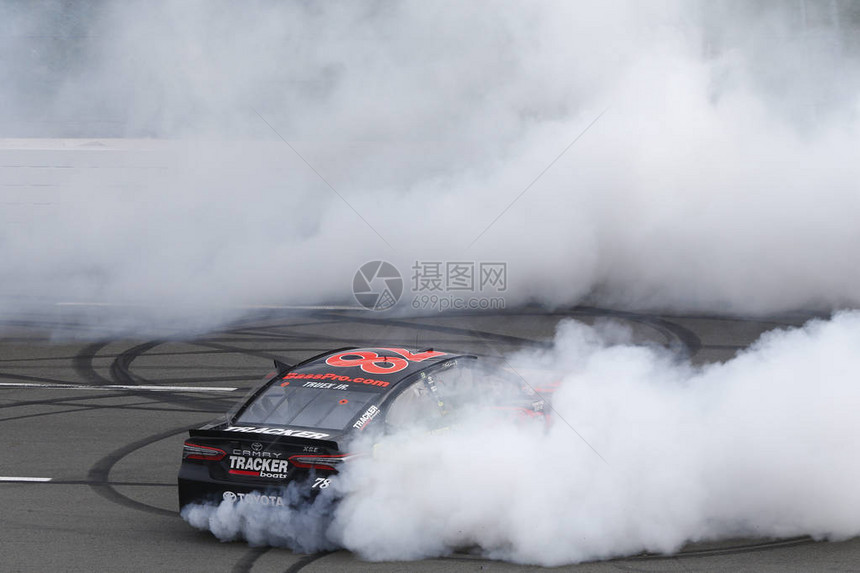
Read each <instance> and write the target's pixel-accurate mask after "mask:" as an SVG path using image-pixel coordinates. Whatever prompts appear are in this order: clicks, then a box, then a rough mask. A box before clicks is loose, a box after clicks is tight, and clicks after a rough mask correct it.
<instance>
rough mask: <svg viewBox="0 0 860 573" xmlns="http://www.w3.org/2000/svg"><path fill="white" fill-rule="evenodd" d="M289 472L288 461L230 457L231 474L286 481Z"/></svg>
mask: <svg viewBox="0 0 860 573" xmlns="http://www.w3.org/2000/svg"><path fill="white" fill-rule="evenodd" d="M288 470H289V464H288V463H287V460H278V459H274V458H248V457H245V456H230V470H229V472H230V473H231V474H234V475H242V476H251V477H260V478H271V479H284V478H286V477H287V471H288Z"/></svg>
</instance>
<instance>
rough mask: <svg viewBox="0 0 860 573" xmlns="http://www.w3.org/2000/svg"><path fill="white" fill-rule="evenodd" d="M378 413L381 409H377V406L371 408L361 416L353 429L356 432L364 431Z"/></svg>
mask: <svg viewBox="0 0 860 573" xmlns="http://www.w3.org/2000/svg"><path fill="white" fill-rule="evenodd" d="M378 413H379V408H377V407H376V406H371V407H370V408H368V409H367V410H366V411H365V412H364V414H362V415H361V417H360V418H359V419H358V420H357V421H356V422H355V424H353V425H352V427H353V428H355V429H356V430H363V429H364V427H365V426H366V425H367V423H368V422H370V421H371V420H372V419H374V418H375V417H376V415H377V414H378Z"/></svg>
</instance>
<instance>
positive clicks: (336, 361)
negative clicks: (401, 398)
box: [325, 348, 445, 374]
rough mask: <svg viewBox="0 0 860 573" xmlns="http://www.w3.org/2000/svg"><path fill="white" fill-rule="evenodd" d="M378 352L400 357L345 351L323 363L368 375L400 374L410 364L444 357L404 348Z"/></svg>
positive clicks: (366, 351) (429, 351) (432, 352)
mask: <svg viewBox="0 0 860 573" xmlns="http://www.w3.org/2000/svg"><path fill="white" fill-rule="evenodd" d="M379 350H387V351H390V352H391V353H392V354H399V355H400V356H391V355H389V354H383V355H380V354H378V353H377V352H375V351H373V350H347V351H345V352H338V353H337V354H335V355H334V356H329V357H328V358H327V359H326V361H325V363H326V364H328V365H329V366H339V367H342V368H346V367H354V366H359V367H360V368H361V369H362V370H363V371H365V372H367V373H368V374H391V373H392V372H400V371H401V370H403V369H404V368H406V367H407V366H409V363H410V362H423V361H425V360H427V359H428V358H436V357H437V356H445V353H444V352H437V351H434V350H427V351H425V352H417V353H414V354H413V353H412V352H409V351H408V350H406V349H405V348H380V349H379Z"/></svg>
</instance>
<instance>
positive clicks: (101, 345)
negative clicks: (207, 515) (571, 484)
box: [0, 307, 860, 573]
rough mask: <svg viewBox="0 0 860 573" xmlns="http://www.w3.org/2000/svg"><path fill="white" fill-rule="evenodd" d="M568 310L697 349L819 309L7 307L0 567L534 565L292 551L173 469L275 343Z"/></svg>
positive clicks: (0, 378)
mask: <svg viewBox="0 0 860 573" xmlns="http://www.w3.org/2000/svg"><path fill="white" fill-rule="evenodd" d="M565 317H570V318H573V319H575V320H581V321H584V322H588V323H590V322H593V321H594V320H595V319H598V318H601V319H608V320H616V321H620V322H623V323H625V324H627V325H629V326H630V327H631V328H632V329H633V332H634V337H635V339H637V340H641V341H647V342H651V343H657V344H661V345H665V346H667V347H669V348H671V349H673V350H675V351H677V352H679V353H683V354H686V355H688V356H690V357H691V358H692V360H693V361H694V362H697V363H703V362H712V361H718V360H724V359H727V358H730V357H731V356H733V355H734V354H735V353H736V352H737V351H738V350H739V349H742V348H744V347H746V346H747V345H749V344H750V343H752V342H753V341H754V340H755V339H756V338H757V337H758V335H759V334H760V333H762V332H764V331H766V330H770V329H773V328H778V327H784V326H796V325H800V324H802V323H803V322H804V321H806V320H807V319H809V318H810V316H809V315H803V314H798V315H792V316H780V317H771V318H769V319H744V318H727V317H716V316H677V315H672V316H670V315H646V314H637V313H626V312H618V311H609V310H604V309H595V308H585V307H577V308H574V309H570V310H566V311H557V312H553V313H549V312H545V311H541V310H538V309H520V310H514V311H510V310H509V311H506V312H504V313H500V314H475V315H463V314H451V315H444V314H435V315H428V316H423V317H413V318H404V317H393V316H389V315H385V314H381V313H373V312H360V311H347V310H315V311H300V310H295V311H280V312H278V313H277V314H273V315H269V316H266V317H257V318H254V319H249V320H247V321H245V322H243V323H241V324H234V325H232V326H231V327H229V328H225V329H223V330H221V331H219V332H213V333H209V334H206V335H201V336H199V337H197V338H194V339H185V340H166V339H165V340H108V339H102V340H99V339H98V336H97V334H94V332H93V331H92V330H90V329H87V328H86V327H84V326H81V325H80V324H75V323H73V322H70V321H68V320H67V317H65V318H64V317H62V316H57V317H54V318H53V319H52V320H51V321H47V320H46V319H45V318H44V317H16V318H14V319H11V318H10V319H8V320H6V321H4V322H3V323H2V327H3V331H2V332H3V333H4V334H3V335H2V336H0V384H2V385H0V428H2V435H3V443H4V455H3V463H2V470H0V478H2V479H0V491H2V493H3V500H4V503H3V510H2V516H3V517H2V522H3V525H2V535H0V555H2V567H0V569H2V570H3V571H45V570H61V571H207V572H216V571H235V572H241V571H253V572H268V571H277V572H294V571H303V572H308V573H309V572H313V571H406V570H408V571H432V572H441V571H514V570H522V569H525V568H524V567H522V566H519V565H514V564H507V563H500V562H492V561H487V560H484V559H481V558H478V557H475V556H472V555H469V554H465V553H464V554H457V555H454V556H451V557H448V558H444V559H433V560H426V561H421V562H410V563H369V562H364V561H361V560H359V559H357V558H356V557H355V556H353V555H352V554H350V553H349V552H345V551H339V552H334V553H323V554H316V555H297V554H294V553H292V552H290V551H287V550H284V549H276V548H265V547H260V548H255V547H249V546H248V545H247V544H245V543H241V542H233V543H221V542H219V541H218V540H217V539H216V538H215V537H213V536H212V535H211V534H209V533H204V532H198V531H196V530H194V529H192V528H191V527H190V526H188V525H187V524H186V523H185V522H184V521H182V520H181V519H180V518H179V516H178V514H177V511H176V485H175V479H176V471H177V469H178V464H179V456H180V450H181V446H182V442H183V439H184V436H185V432H186V430H187V429H188V428H189V427H191V426H196V425H198V424H200V423H201V422H204V421H206V420H209V419H211V418H213V417H214V416H215V415H217V414H220V413H222V412H224V411H226V410H227V409H228V408H229V407H230V406H231V405H232V404H233V403H234V402H235V401H237V400H238V399H239V398H240V397H241V396H242V395H243V394H244V392H245V391H246V390H247V389H249V388H251V387H252V386H254V385H256V384H257V383H258V382H259V381H260V380H261V379H262V377H263V376H264V375H265V374H266V373H267V372H269V371H270V369H271V361H272V359H274V358H279V359H282V360H286V361H291V362H292V361H298V360H301V359H303V358H306V357H308V356H310V355H312V354H316V353H319V352H322V351H324V350H328V349H332V348H336V347H341V346H347V345H361V346H372V345H394V344H397V345H403V346H416V347H427V346H433V347H436V348H440V349H454V350H464V351H469V352H474V353H478V354H490V355H497V354H502V353H506V352H509V351H511V350H513V349H517V348H521V347H524V346H531V345H536V344H537V345H540V344H546V343H547V342H548V341H550V340H551V338H552V335H553V333H554V329H555V326H556V324H557V323H558V321H559V320H561V319H563V318H565ZM58 337H59V341H58ZM23 478H30V479H29V480H25V479H23ZM35 478H40V479H42V480H47V479H50V481H36V480H35ZM857 563H860V540H858V539H855V540H850V541H847V542H839V543H830V542H820V543H819V542H814V541H813V540H811V539H808V538H793V539H782V540H761V539H757V540H742V539H739V540H732V541H727V542H721V543H713V544H696V545H690V546H688V547H686V548H685V549H684V550H683V552H682V553H681V554H680V555H676V556H659V555H643V556H636V557H631V558H625V559H617V560H612V561H605V562H597V563H586V564H581V565H576V566H568V567H562V568H559V569H560V570H562V571H614V570H625V571H630V570H634V571H737V570H756V571H781V572H784V571H810V570H839V571H846V570H856V568H857ZM535 569H536V568H535Z"/></svg>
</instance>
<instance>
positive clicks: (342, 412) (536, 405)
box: [178, 348, 545, 510]
mask: <svg viewBox="0 0 860 573" xmlns="http://www.w3.org/2000/svg"><path fill="white" fill-rule="evenodd" d="M482 362H483V360H479V359H478V357H477V356H474V355H470V354H458V353H450V352H440V351H436V350H433V349H423V350H407V349H406V348H340V349H337V350H333V351H330V352H325V353H323V354H319V355H317V356H314V357H312V358H309V359H308V360H305V361H304V362H301V363H299V364H297V365H295V366H291V365H288V364H285V363H282V362H279V361H275V372H273V373H272V374H271V375H270V377H269V378H268V379H267V380H266V381H265V382H264V383H263V384H262V385H261V386H260V387H259V388H256V389H255V390H253V391H252V392H251V393H250V394H249V395H248V396H246V397H245V398H244V399H243V400H242V401H241V402H240V403H239V404H237V405H236V406H235V407H234V408H233V409H232V410H230V411H229V412H228V413H227V414H226V415H224V416H223V417H221V418H219V419H216V420H213V421H212V422H209V423H208V424H205V425H203V426H202V427H200V428H198V429H192V430H190V431H189V437H188V439H187V440H186V441H185V444H184V446H183V450H182V462H181V465H180V469H179V477H178V481H179V506H180V510H181V509H182V508H184V507H185V506H187V505H189V504H193V503H220V502H221V501H222V500H227V501H241V500H247V501H249V502H252V503H259V504H262V505H272V506H281V505H287V506H289V505H293V504H294V502H295V500H294V499H293V498H292V497H291V498H290V499H287V498H286V497H285V496H284V492H285V488H286V486H288V485H290V484H295V485H294V487H297V488H299V489H300V490H301V491H303V492H305V494H304V497H300V498H299V499H300V500H304V501H307V500H308V499H312V498H313V497H315V495H317V494H318V493H319V492H320V491H321V490H322V489H324V488H326V487H328V486H329V483H330V478H331V477H332V476H333V475H335V474H337V472H338V470H339V469H341V468H342V467H343V464H345V463H349V459H350V458H351V457H352V456H353V455H356V454H355V452H349V451H346V448H348V447H349V445H350V444H351V443H352V442H353V441H354V440H355V438H357V437H359V436H361V437H365V436H366V437H368V438H370V442H371V443H372V442H373V439H374V436H381V435H384V434H386V433H389V432H391V431H395V430H397V429H400V428H404V427H409V426H411V425H415V424H418V423H420V424H422V427H424V428H426V429H428V430H431V431H432V430H434V429H435V430H438V429H441V428H444V427H449V426H451V425H452V424H455V423H456V422H455V420H456V419H457V415H458V414H461V413H463V412H466V411H467V410H468V409H469V408H473V407H475V406H476V404H477V405H478V407H479V408H482V409H484V410H485V411H491V413H492V414H494V415H498V416H500V417H503V418H504V419H506V420H509V419H510V418H511V417H514V418H515V419H518V420H519V419H523V418H525V419H529V418H540V419H542V420H545V417H544V416H545V414H544V407H545V404H544V401H543V399H542V398H541V397H540V396H539V395H538V394H537V393H536V392H535V391H534V390H532V389H531V387H529V386H528V384H525V382H524V381H523V380H522V379H521V378H520V377H519V376H517V375H516V374H515V373H512V372H509V371H508V372H506V371H504V370H503V369H499V368H489V367H486V366H484V365H482V364H481V363H482ZM291 500H292V501H291Z"/></svg>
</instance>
